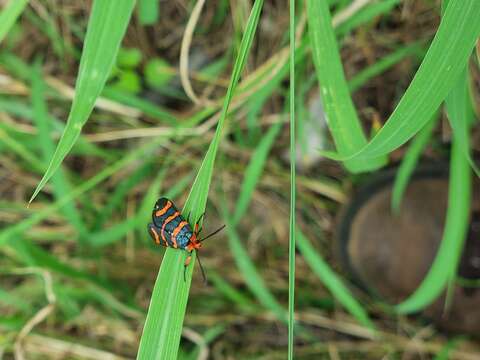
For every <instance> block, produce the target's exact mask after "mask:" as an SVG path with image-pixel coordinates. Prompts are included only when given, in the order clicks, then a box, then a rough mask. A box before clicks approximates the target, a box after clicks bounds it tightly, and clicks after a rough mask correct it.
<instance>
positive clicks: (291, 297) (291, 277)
mask: <svg viewBox="0 0 480 360" xmlns="http://www.w3.org/2000/svg"><path fill="white" fill-rule="evenodd" d="M289 15H290V21H289V25H290V31H289V32H290V34H289V35H290V41H289V43H290V59H289V60H290V96H289V97H290V109H289V110H290V224H289V240H288V359H289V360H293V341H294V329H295V226H296V220H295V210H296V205H295V203H296V195H295V190H296V182H295V181H296V180H295V175H296V174H295V166H296V160H297V156H296V153H295V145H296V142H295V139H296V137H295V126H296V124H295V0H290V14H289Z"/></svg>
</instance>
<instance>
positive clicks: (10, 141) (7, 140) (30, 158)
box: [0, 128, 45, 173]
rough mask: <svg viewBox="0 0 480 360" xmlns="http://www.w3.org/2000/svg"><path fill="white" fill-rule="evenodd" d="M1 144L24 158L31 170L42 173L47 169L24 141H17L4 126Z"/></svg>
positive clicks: (0, 134) (0, 129)
mask: <svg viewBox="0 0 480 360" xmlns="http://www.w3.org/2000/svg"><path fill="white" fill-rule="evenodd" d="M0 144H3V145H4V146H5V147H6V148H8V149H9V150H10V151H11V152H13V153H15V154H17V155H18V156H19V157H20V158H22V159H23V160H24V161H25V162H26V163H27V165H28V166H27V168H28V169H29V170H30V171H33V172H38V173H42V172H43V171H44V170H45V166H44V164H43V163H42V161H41V159H39V158H38V157H37V156H36V155H35V154H33V153H32V152H31V151H30V150H28V149H27V148H26V147H25V146H24V145H23V143H22V142H20V141H17V140H16V139H15V138H13V137H12V136H10V134H9V133H8V132H7V131H5V130H4V129H2V128H0Z"/></svg>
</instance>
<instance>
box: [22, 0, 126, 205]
mask: <svg viewBox="0 0 480 360" xmlns="http://www.w3.org/2000/svg"><path fill="white" fill-rule="evenodd" d="M134 4H135V0H125V1H122V2H120V3H116V2H110V1H101V0H96V1H94V3H93V8H92V13H91V15H90V20H89V26H88V30H87V35H86V38H85V45H84V49H83V52H82V59H81V62H80V70H79V72H78V77H77V83H76V87H75V98H74V99H73V104H72V108H71V110H70V114H69V116H68V120H67V126H66V127H65V130H64V132H63V134H62V137H61V138H60V142H59V143H58V145H57V148H56V150H55V153H54V155H53V156H52V158H51V160H50V164H49V166H48V169H47V171H46V172H45V175H44V176H43V178H42V180H41V181H40V183H39V184H38V186H37V188H36V189H35V192H34V193H33V195H32V197H31V199H30V201H32V200H33V199H34V198H35V197H36V196H37V195H38V193H39V192H40V191H41V190H42V188H43V187H44V186H45V184H46V183H47V181H48V180H49V179H50V178H51V177H52V175H53V174H54V173H55V171H56V170H57V169H58V167H59V166H60V164H61V163H62V161H63V159H64V158H65V157H66V156H67V154H68V153H69V151H70V149H71V148H72V146H73V145H74V144H75V142H76V141H77V139H78V137H79V135H80V132H81V130H82V127H83V125H84V124H85V123H86V122H87V120H88V117H89V116H90V114H91V112H92V110H93V107H94V106H95V101H96V100H97V97H98V96H99V95H100V93H101V91H102V89H103V87H104V85H105V82H106V81H107V78H108V75H109V74H110V71H111V69H112V66H113V64H114V62H115V58H116V55H117V52H118V49H119V47H120V42H121V41H122V38H123V35H124V34H125V31H126V29H127V25H128V23H129V20H130V15H131V13H132V10H133V6H134ZM98 49H102V51H101V52H99V51H98Z"/></svg>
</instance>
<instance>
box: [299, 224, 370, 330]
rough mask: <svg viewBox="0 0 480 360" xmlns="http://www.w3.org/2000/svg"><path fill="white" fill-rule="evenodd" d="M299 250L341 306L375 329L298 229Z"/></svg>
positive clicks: (359, 320) (350, 294) (362, 309)
mask: <svg viewBox="0 0 480 360" xmlns="http://www.w3.org/2000/svg"><path fill="white" fill-rule="evenodd" d="M297 248H298V250H299V251H300V254H301V255H302V256H303V258H304V259H305V261H306V262H307V264H308V265H309V266H310V268H311V269H312V270H313V272H314V273H315V274H316V275H317V276H318V277H319V278H320V280H321V281H322V283H323V284H324V285H325V286H326V287H327V289H328V290H330V292H331V293H332V294H333V296H334V297H335V299H337V300H338V301H339V302H340V304H342V306H343V307H344V308H345V309H346V310H347V311H348V312H350V314H352V315H353V316H354V317H355V318H356V319H357V320H358V322H359V323H360V324H362V325H364V326H366V327H368V328H369V329H372V330H373V329H375V326H374V324H373V322H372V321H371V320H370V318H369V317H368V313H367V312H366V311H365V309H364V308H363V307H362V306H361V305H360V303H359V302H358V301H357V300H356V299H355V297H354V296H353V295H352V293H351V292H350V291H349V290H348V288H347V287H346V286H345V285H344V284H343V282H342V281H341V280H340V278H339V277H338V276H337V275H336V274H335V273H334V272H333V270H332V269H330V267H329V266H328V264H327V263H326V262H325V260H323V259H322V257H321V256H320V255H319V254H318V253H317V251H316V250H315V248H314V247H313V246H312V244H311V243H310V241H309V240H308V239H307V238H306V237H305V235H304V234H303V233H302V232H301V231H300V230H299V229H297Z"/></svg>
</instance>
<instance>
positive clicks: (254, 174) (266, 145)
mask: <svg viewBox="0 0 480 360" xmlns="http://www.w3.org/2000/svg"><path fill="white" fill-rule="evenodd" d="M281 128H282V124H281V123H277V124H274V125H272V126H271V127H270V129H268V131H267V133H266V134H265V135H264V136H263V137H262V139H261V140H260V143H259V144H258V146H257V148H256V149H255V151H254V152H253V154H252V158H251V161H250V163H249V164H248V166H247V168H246V170H245V176H244V178H243V183H242V186H241V188H240V195H239V197H238V199H237V202H236V205H235V212H234V215H233V224H234V225H235V226H236V225H238V223H239V222H240V219H241V218H242V217H243V215H245V212H246V211H247V209H248V205H249V204H250V200H251V199H252V195H253V191H254V190H255V187H256V186H257V183H258V180H259V178H260V175H261V174H262V172H263V168H264V166H265V161H266V160H267V156H268V153H269V152H270V149H271V148H272V145H273V142H274V141H275V139H276V137H277V135H278V133H279V132H280V130H281Z"/></svg>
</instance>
